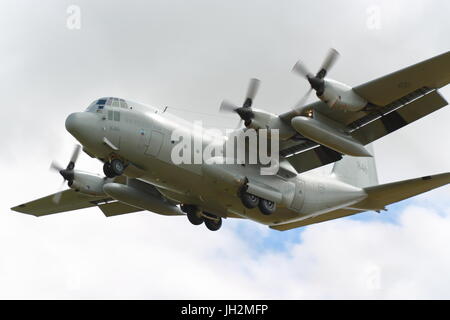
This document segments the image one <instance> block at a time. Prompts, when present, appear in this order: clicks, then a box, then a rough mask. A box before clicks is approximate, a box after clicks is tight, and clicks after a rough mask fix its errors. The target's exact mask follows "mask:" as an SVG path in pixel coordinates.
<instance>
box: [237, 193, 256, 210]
mask: <svg viewBox="0 0 450 320" xmlns="http://www.w3.org/2000/svg"><path fill="white" fill-rule="evenodd" d="M241 201H242V204H243V205H244V206H245V207H246V208H247V209H253V208H256V207H257V206H258V203H259V198H258V197H257V196H255V195H253V194H250V193H248V192H242V194H241Z"/></svg>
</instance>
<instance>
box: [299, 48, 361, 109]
mask: <svg viewBox="0 0 450 320" xmlns="http://www.w3.org/2000/svg"><path fill="white" fill-rule="evenodd" d="M338 57H339V53H338V52H337V51H336V50H335V49H331V50H330V51H329V53H328V55H327V56H326V58H325V60H324V62H323V64H322V66H321V67H320V69H319V71H318V72H317V73H316V75H313V74H312V73H311V72H310V71H309V70H308V68H307V67H306V66H305V65H304V64H303V63H302V62H301V61H297V63H296V64H295V65H294V67H293V68H292V71H293V72H295V73H297V74H298V75H300V76H301V77H302V78H305V79H306V80H308V82H309V84H310V86H311V88H310V89H309V90H308V92H307V93H306V94H305V95H304V96H303V98H302V99H300V101H299V102H298V103H297V105H296V106H295V109H296V110H299V111H300V110H301V109H302V108H303V107H304V104H305V102H306V100H307V99H308V97H309V95H310V93H311V92H312V90H314V91H316V95H317V97H318V98H319V99H320V100H322V101H323V102H325V103H326V104H327V105H328V106H329V107H330V108H336V109H340V110H344V111H352V112H356V111H359V110H361V109H363V108H364V107H365V106H366V105H367V101H366V100H365V99H363V98H362V97H360V96H359V95H357V94H356V93H355V92H354V91H353V89H352V88H351V87H350V86H348V85H346V84H343V83H341V82H338V81H335V80H331V79H326V78H325V76H326V75H327V73H328V71H329V70H330V69H331V67H332V66H333V65H334V63H335V62H336V60H337V58H338ZM300 113H301V112H299V114H300Z"/></svg>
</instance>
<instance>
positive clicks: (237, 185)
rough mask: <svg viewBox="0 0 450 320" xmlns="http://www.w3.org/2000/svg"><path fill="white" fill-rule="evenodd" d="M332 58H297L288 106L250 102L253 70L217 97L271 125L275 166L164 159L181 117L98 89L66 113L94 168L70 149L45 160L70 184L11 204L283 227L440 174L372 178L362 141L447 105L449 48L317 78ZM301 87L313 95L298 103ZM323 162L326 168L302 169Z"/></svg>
mask: <svg viewBox="0 0 450 320" xmlns="http://www.w3.org/2000/svg"><path fill="white" fill-rule="evenodd" d="M337 57H338V53H337V51H335V50H334V49H331V50H330V52H329V54H328V55H327V57H326V59H325V61H324V63H323V65H322V66H321V67H320V69H319V71H318V72H317V73H316V74H315V75H314V74H313V73H311V72H309V71H308V69H307V68H306V67H305V65H304V64H302V63H301V62H297V64H296V65H295V66H294V68H293V71H294V72H295V73H297V74H299V75H301V76H302V77H304V78H305V79H306V80H307V81H308V82H309V83H310V85H311V89H310V90H309V91H308V93H307V95H305V97H303V98H302V99H301V100H300V102H299V103H298V104H297V105H296V106H295V107H294V108H293V110H291V111H289V112H286V113H283V114H280V115H276V114H272V113H270V112H267V111H263V110H258V109H255V108H253V107H252V104H253V100H254V98H255V95H256V92H257V89H258V86H259V81H258V80H256V79H252V80H251V81H250V85H249V88H248V91H247V96H246V99H245V102H244V104H243V106H242V107H238V106H235V105H233V104H231V103H229V102H227V101H224V102H223V103H222V105H221V108H220V109H221V111H228V112H234V113H236V114H238V115H239V116H240V118H241V120H242V121H243V122H244V125H245V128H243V129H238V131H239V132H244V131H245V130H249V129H254V130H256V131H258V130H261V129H267V130H269V132H270V131H271V130H274V132H275V130H278V133H279V134H278V139H279V141H278V142H279V154H278V155H279V170H278V172H277V173H276V174H274V175H261V174H260V169H261V166H262V165H261V164H237V163H236V164H227V163H221V162H220V161H219V162H218V163H215V164H207V163H201V164H179V165H176V164H174V162H173V160H172V158H171V154H172V150H173V148H175V146H176V144H175V143H174V142H175V141H173V139H172V133H173V132H174V131H175V130H180V129H181V130H185V132H191V131H189V128H188V125H187V124H186V122H185V121H183V120H182V119H179V118H177V117H175V116H173V115H170V114H169V113H167V112H161V111H160V110H158V109H156V108H152V107H147V106H143V105H141V104H139V103H134V102H131V101H127V100H124V99H118V98H112V97H109V98H101V99H98V100H96V101H94V102H93V103H92V104H91V105H90V106H89V107H88V109H87V110H86V111H85V112H77V113H72V114H71V115H69V116H68V117H67V119H66V129H67V130H68V131H69V132H70V133H71V134H72V135H73V136H74V137H75V138H76V139H77V140H78V141H79V142H80V144H81V145H82V147H83V151H84V152H85V153H87V154H88V155H89V156H91V157H93V158H97V159H99V160H100V161H102V162H103V163H104V173H105V177H102V176H99V175H95V174H90V173H86V172H82V171H79V170H76V169H75V162H76V159H77V157H78V154H79V151H80V147H79V146H77V148H76V149H75V151H74V153H73V155H72V158H71V160H70V162H69V164H68V165H67V167H66V168H62V167H59V166H57V165H53V168H55V169H57V170H58V171H59V173H60V174H61V175H62V176H63V178H64V179H65V180H66V181H68V185H69V187H70V189H68V190H65V191H62V192H59V193H56V194H53V195H50V196H47V197H44V198H41V199H38V200H35V201H32V202H29V203H25V204H22V205H19V206H16V207H14V208H12V210H15V211H18V212H22V213H27V214H32V215H35V216H44V215H48V214H53V213H59V212H64V211H71V210H76V209H82V208H88V207H93V206H97V207H99V208H100V209H101V210H102V211H103V213H104V214H105V215H106V216H107V217H110V216H115V215H120V214H127V213H132V212H138V211H143V210H148V211H151V212H154V213H158V214H162V215H173V216H177V215H179V216H181V215H186V216H187V218H188V220H189V221H190V222H191V223H192V224H194V225H200V224H202V223H204V224H205V225H206V227H207V228H208V229H210V230H213V231H215V230H218V229H219V228H220V227H221V225H222V219H225V218H244V219H250V220H253V221H256V222H259V223H262V224H265V225H267V226H269V227H270V228H273V229H276V230H289V229H292V228H297V227H301V226H306V225H309V224H313V223H318V222H323V221H327V220H331V219H336V218H340V217H345V216H349V215H353V214H356V213H360V212H364V211H369V210H373V211H380V210H386V206H387V205H389V204H392V203H395V202H398V201H401V200H403V199H407V198H409V197H412V196H415V195H418V194H420V193H423V192H426V191H428V190H431V189H434V188H437V187H440V186H443V185H445V184H448V183H450V173H449V172H447V173H442V174H438V175H432V176H426V177H421V178H417V179H411V180H405V181H399V182H394V183H388V184H383V185H379V184H378V181H377V172H376V168H375V162H374V158H373V156H372V154H371V152H372V150H371V147H370V146H369V147H366V145H368V144H370V143H371V142H373V141H375V140H377V139H379V138H381V137H383V136H385V135H388V134H389V133H391V132H394V131H396V130H398V129H400V128H402V127H404V126H406V125H408V124H410V123H412V122H414V121H416V120H418V119H420V118H422V117H424V116H426V115H428V114H430V113H432V112H434V111H437V110H438V109H440V108H442V107H444V106H446V105H447V102H446V100H445V99H444V98H443V97H442V96H441V95H440V94H439V92H438V91H437V89H439V88H441V87H443V86H445V85H447V84H448V83H449V81H450V52H446V53H444V54H441V55H439V56H436V57H433V58H431V59H429V60H426V61H423V62H420V63H418V64H415V65H412V66H410V67H407V68H404V69H402V70H400V71H397V72H393V73H391V74H388V75H386V76H383V77H380V78H378V79H375V80H372V81H369V82H367V83H364V84H362V85H359V86H356V87H353V88H352V87H349V86H347V85H345V84H342V83H340V82H337V81H334V80H331V79H328V78H326V75H327V73H328V71H329V69H330V68H331V66H332V65H333V64H334V62H335V61H336V58H337ZM311 91H315V92H316V95H317V97H318V98H319V101H317V102H314V103H311V104H308V105H304V104H305V101H306V98H307V96H308V95H309V93H310V92H311ZM444 125H445V124H444ZM191 134H192V135H193V136H191V138H192V139H193V140H194V141H195V140H196V139H202V138H203V137H202V135H203V133H202V132H200V133H197V134H196V133H191ZM272 138H273V137H272ZM206 140H207V139H206ZM201 148H202V149H203V148H205V143H204V142H203V144H202V145H201ZM222 162H225V161H222ZM330 163H334V167H333V170H332V173H331V174H330V175H329V176H323V175H320V176H318V175H314V174H311V173H309V172H307V171H309V170H311V169H314V168H318V167H321V166H324V165H327V164H330Z"/></svg>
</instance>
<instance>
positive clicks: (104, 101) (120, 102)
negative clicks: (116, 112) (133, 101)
mask: <svg viewBox="0 0 450 320" xmlns="http://www.w3.org/2000/svg"><path fill="white" fill-rule="evenodd" d="M105 106H107V107H114V108H122V109H131V107H130V106H129V105H128V103H127V102H126V101H125V100H124V99H119V98H112V97H111V98H101V99H98V100H96V101H94V102H92V103H91V104H90V105H89V107H88V108H87V109H86V111H88V112H101V110H102V109H104V108H105ZM116 121H117V120H116Z"/></svg>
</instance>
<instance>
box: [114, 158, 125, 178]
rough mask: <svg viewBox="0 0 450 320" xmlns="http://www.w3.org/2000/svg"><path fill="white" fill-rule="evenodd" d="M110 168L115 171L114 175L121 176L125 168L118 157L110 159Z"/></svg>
mask: <svg viewBox="0 0 450 320" xmlns="http://www.w3.org/2000/svg"><path fill="white" fill-rule="evenodd" d="M111 169H112V171H113V172H114V173H115V175H116V176H121V175H122V174H123V171H124V170H125V165H124V164H123V162H122V161H121V160H119V159H114V160H113V161H111Z"/></svg>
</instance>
